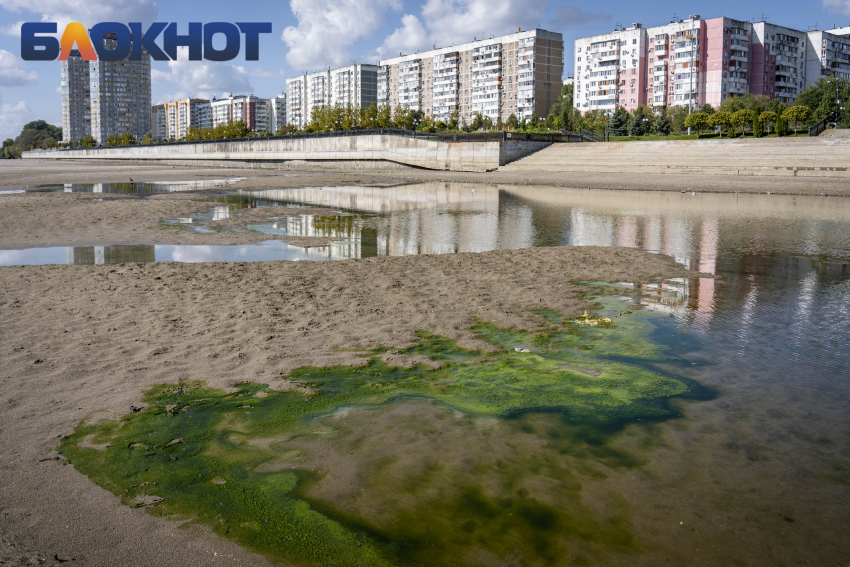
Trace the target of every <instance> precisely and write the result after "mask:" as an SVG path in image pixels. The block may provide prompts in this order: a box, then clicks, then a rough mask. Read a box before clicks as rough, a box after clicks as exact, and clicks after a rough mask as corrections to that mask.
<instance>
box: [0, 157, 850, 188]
mask: <svg viewBox="0 0 850 567" xmlns="http://www.w3.org/2000/svg"><path fill="white" fill-rule="evenodd" d="M284 167H286V169H284V170H282V171H274V170H261V169H219V168H198V167H177V166H163V165H151V164H145V163H141V162H128V163H125V162H122V163H115V162H100V163H98V162H87V163H68V162H57V161H52V160H0V191H3V190H9V189H20V188H22V187H24V186H35V185H41V184H49V183H107V182H127V181H128V180H129V179H131V178H132V179H134V180H137V181H138V180H142V181H165V180H190V179H223V178H227V177H246V176H248V177H247V179H245V180H244V181H241V182H239V183H237V184H236V185H235V186H234V185H231V187H238V188H242V189H252V188H261V189H267V188H291V187H315V186H331V185H358V184H362V185H387V184H389V185H392V184H400V183H421V182H426V181H454V182H460V183H500V184H513V185H546V186H552V187H575V188H588V189H628V190H632V191H677V192H678V191H701V192H712V193H773V194H784V195H821V194H827V195H831V196H844V197H846V196H850V184H848V183H847V179H846V178H843V179H842V178H829V177H812V178H806V177H746V176H736V175H692V174H689V175H678V174H632V173H629V174H625V173H607V172H605V171H604V170H603V171H598V172H593V173H558V172H545V171H540V172H535V173H534V174H533V175H529V174H528V172H506V171H492V172H489V173H465V172H451V171H430V170H425V169H416V168H412V167H401V166H398V165H395V164H381V163H375V164H373V165H372V166H371V167H369V168H363V169H353V168H352V167H346V166H345V165H333V164H327V165H320V164H306V165H305V164H303V163H302V164H293V165H291V166H284Z"/></svg>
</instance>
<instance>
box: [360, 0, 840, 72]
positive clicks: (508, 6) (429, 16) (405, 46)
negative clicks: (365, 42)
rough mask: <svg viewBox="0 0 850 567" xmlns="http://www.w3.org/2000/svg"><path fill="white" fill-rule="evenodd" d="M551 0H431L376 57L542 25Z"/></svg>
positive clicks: (406, 17)
mask: <svg viewBox="0 0 850 567" xmlns="http://www.w3.org/2000/svg"><path fill="white" fill-rule="evenodd" d="M848 1H850V0H848ZM548 4H549V0H523V1H520V0H428V1H427V2H426V3H425V4H424V5H423V6H422V14H421V19H420V18H419V17H417V16H415V15H414V14H405V15H404V16H403V17H402V18H401V24H402V26H401V27H400V28H397V29H396V30H395V31H394V32H393V33H392V34H390V35H389V36H388V37H387V38H386V39H385V40H384V42H383V44H382V45H381V46H380V47H378V48H377V49H376V50H375V51H373V52H372V53H371V54H370V57H374V58H378V59H380V58H389V57H396V56H397V54H398V53H399V52H401V53H404V54H405V55H406V54H408V53H414V52H416V51H417V50H420V51H421V50H426V49H431V48H432V47H434V46H436V47H437V48H440V47H448V46H450V45H458V44H460V43H467V42H470V41H472V40H473V39H475V38H477V39H486V38H488V37H490V36H491V35H504V34H508V33H513V32H515V31H517V29H518V27H521V28H522V29H533V28H536V27H537V26H540V25H542V23H543V21H544V16H545V13H546V6H547V5H548Z"/></svg>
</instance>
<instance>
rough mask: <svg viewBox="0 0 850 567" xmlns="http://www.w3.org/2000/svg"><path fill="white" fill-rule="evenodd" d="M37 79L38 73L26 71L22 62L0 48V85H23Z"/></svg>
mask: <svg viewBox="0 0 850 567" xmlns="http://www.w3.org/2000/svg"><path fill="white" fill-rule="evenodd" d="M37 80H38V73H36V72H35V71H27V70H26V69H25V68H24V62H23V61H21V60H20V59H18V58H17V57H15V56H14V55H13V54H12V53H10V52H9V51H6V50H5V49H0V87H24V86H26V85H31V84H33V83H34V82H36V81H37Z"/></svg>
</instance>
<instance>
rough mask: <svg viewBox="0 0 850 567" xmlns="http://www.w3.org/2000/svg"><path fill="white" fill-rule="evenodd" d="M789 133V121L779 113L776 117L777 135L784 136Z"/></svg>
mask: <svg viewBox="0 0 850 567" xmlns="http://www.w3.org/2000/svg"><path fill="white" fill-rule="evenodd" d="M787 133H788V123H787V122H786V121H785V119H784V118H782V116H781V115H777V117H776V135H777V136H780V137H781V136H784V135H786V134H787Z"/></svg>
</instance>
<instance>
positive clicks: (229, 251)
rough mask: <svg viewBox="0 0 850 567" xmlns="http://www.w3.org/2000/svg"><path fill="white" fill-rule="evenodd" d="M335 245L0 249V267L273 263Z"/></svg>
mask: <svg viewBox="0 0 850 567" xmlns="http://www.w3.org/2000/svg"><path fill="white" fill-rule="evenodd" d="M333 247H334V245H330V246H321V247H316V248H309V249H305V248H300V247H298V246H290V245H288V244H285V243H283V242H281V241H279V240H269V241H265V242H260V243H257V244H243V245H236V246H207V245H189V244H186V245H166V244H156V245H148V244H133V245H112V246H67V247H66V246H55V247H48V248H27V249H25V250H0V266H18V265H43V264H77V265H101V264H121V263H124V262H189V263H195V262H270V261H273V260H316V261H322V260H330V259H331V257H332V254H331V252H330V250H331V249H332V248H333Z"/></svg>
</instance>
